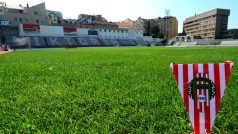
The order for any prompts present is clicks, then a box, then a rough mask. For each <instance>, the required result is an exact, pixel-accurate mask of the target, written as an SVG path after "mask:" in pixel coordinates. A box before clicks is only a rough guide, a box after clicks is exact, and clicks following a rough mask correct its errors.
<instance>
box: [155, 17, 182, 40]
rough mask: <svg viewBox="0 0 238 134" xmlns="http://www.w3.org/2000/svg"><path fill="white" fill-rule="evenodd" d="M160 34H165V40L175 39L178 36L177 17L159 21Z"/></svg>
mask: <svg viewBox="0 0 238 134" xmlns="http://www.w3.org/2000/svg"><path fill="white" fill-rule="evenodd" d="M158 28H159V33H161V34H164V36H165V38H169V39H170V38H173V37H175V36H177V34H178V20H177V18H176V17H172V16H165V17H164V18H159V19H158Z"/></svg>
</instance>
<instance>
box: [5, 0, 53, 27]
mask: <svg viewBox="0 0 238 134" xmlns="http://www.w3.org/2000/svg"><path fill="white" fill-rule="evenodd" d="M0 18H2V19H4V20H7V21H9V22H10V24H11V26H18V25H19V24H24V23H30V24H43V25H46V24H49V21H48V19H49V18H48V15H47V10H46V8H45V3H41V4H38V5H35V6H32V7H29V5H28V4H27V5H26V7H24V6H22V5H21V4H20V5H8V4H7V3H5V2H0Z"/></svg>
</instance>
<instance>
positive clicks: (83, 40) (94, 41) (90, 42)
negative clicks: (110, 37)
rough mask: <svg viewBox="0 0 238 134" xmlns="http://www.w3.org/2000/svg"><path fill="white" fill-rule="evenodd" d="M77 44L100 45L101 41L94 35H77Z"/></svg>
mask: <svg viewBox="0 0 238 134" xmlns="http://www.w3.org/2000/svg"><path fill="white" fill-rule="evenodd" d="M76 40H77V41H78V45H79V46H102V45H103V44H102V42H101V41H100V40H99V39H98V38H95V37H78V38H76Z"/></svg>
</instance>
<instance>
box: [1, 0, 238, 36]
mask: <svg viewBox="0 0 238 134" xmlns="http://www.w3.org/2000/svg"><path fill="white" fill-rule="evenodd" d="M5 2H7V3H10V4H23V5H25V4H26V3H29V4H30V5H31V6H32V5H35V4H38V3H41V2H46V8H47V9H49V10H58V11H61V12H62V13H63V16H64V18H75V19H76V18H77V16H78V14H102V15H103V16H104V17H105V18H106V19H107V20H110V21H120V20H124V19H127V18H130V19H132V20H136V19H137V18H138V17H139V16H141V17H142V18H146V19H149V18H157V17H158V16H160V17H163V16H165V10H166V9H170V15H172V16H175V17H177V19H178V21H179V32H181V31H182V27H183V21H184V19H185V18H187V17H190V16H193V15H194V14H199V13H202V12H205V11H208V10H211V9H215V8H226V9H230V10H231V15H230V17H229V25H228V28H238V6H237V5H238V0H45V1H42V0H17V2H16V0H6V1H5Z"/></svg>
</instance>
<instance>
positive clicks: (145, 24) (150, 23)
mask: <svg viewBox="0 0 238 134" xmlns="http://www.w3.org/2000/svg"><path fill="white" fill-rule="evenodd" d="M157 27H158V18H155V19H143V18H141V17H139V18H138V19H137V20H136V21H135V22H134V28H135V29H143V30H144V35H151V32H152V29H153V28H157Z"/></svg>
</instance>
